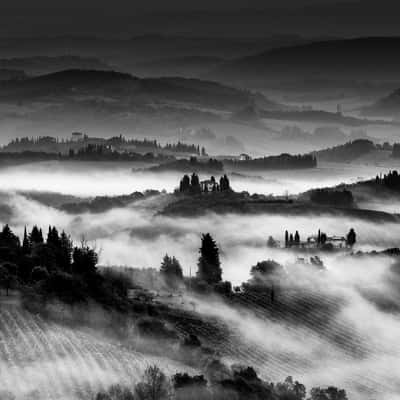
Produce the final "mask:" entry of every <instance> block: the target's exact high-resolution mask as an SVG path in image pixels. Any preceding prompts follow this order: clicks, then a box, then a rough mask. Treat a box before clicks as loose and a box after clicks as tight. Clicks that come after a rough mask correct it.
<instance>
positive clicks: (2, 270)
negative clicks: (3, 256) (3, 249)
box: [0, 265, 12, 296]
mask: <svg viewBox="0 0 400 400" xmlns="http://www.w3.org/2000/svg"><path fill="white" fill-rule="evenodd" d="M11 284H12V278H11V275H10V273H9V272H8V270H7V268H6V267H4V266H3V265H0V285H1V286H2V287H3V288H4V290H5V291H6V295H7V296H8V291H9V290H10V289H11Z"/></svg>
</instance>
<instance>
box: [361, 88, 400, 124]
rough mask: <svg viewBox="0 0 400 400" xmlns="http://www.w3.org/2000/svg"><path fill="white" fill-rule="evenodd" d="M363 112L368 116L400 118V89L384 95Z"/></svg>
mask: <svg viewBox="0 0 400 400" xmlns="http://www.w3.org/2000/svg"><path fill="white" fill-rule="evenodd" d="M362 113H363V114H364V115H368V116H379V117H390V118H395V119H398V118H399V117H400V89H396V90H394V91H393V92H392V93H390V94H389V95H387V96H385V97H382V98H381V99H379V100H378V101H376V102H375V103H374V104H372V105H371V106H369V107H365V108H363V110H362Z"/></svg>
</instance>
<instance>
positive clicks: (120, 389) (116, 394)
mask: <svg viewBox="0 0 400 400" xmlns="http://www.w3.org/2000/svg"><path fill="white" fill-rule="evenodd" d="M95 400H135V396H134V394H133V393H132V392H131V390H130V389H129V388H127V387H124V386H121V385H112V386H111V387H110V388H109V389H108V390H107V391H102V392H100V393H97V395H96V398H95Z"/></svg>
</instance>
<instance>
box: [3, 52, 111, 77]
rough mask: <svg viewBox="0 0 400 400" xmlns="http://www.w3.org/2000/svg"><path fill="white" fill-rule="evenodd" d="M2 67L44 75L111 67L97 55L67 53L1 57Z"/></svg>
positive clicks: (28, 73)
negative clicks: (63, 71)
mask: <svg viewBox="0 0 400 400" xmlns="http://www.w3.org/2000/svg"><path fill="white" fill-rule="evenodd" d="M0 69H11V70H18V71H24V72H25V73H26V74H27V75H42V74H49V73H53V72H57V71H62V70H66V69H88V70H109V69H111V68H110V66H109V65H107V64H106V63H105V62H103V61H101V60H100V59H98V58H96V57H79V56H69V55H67V56H53V57H48V56H35V57H18V58H1V59H0Z"/></svg>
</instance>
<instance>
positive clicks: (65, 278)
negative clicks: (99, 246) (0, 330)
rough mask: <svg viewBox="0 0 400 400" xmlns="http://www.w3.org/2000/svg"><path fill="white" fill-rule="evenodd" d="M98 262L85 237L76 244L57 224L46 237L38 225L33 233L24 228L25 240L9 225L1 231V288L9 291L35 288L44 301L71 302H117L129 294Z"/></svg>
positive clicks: (34, 227)
mask: <svg viewBox="0 0 400 400" xmlns="http://www.w3.org/2000/svg"><path fill="white" fill-rule="evenodd" d="M97 262H98V255H97V252H96V250H95V249H94V248H92V247H91V246H89V245H88V244H87V243H86V241H85V240H82V241H81V243H80V244H79V245H74V243H73V242H72V240H71V238H70V236H69V235H67V234H66V233H65V232H64V231H62V232H61V233H59V231H58V230H57V228H56V227H54V226H50V227H49V229H48V233H47V236H46V237H44V234H43V231H42V229H40V228H38V227H37V226H33V228H32V230H31V231H30V232H28V231H27V230H26V229H25V230H24V236H23V239H22V243H21V241H20V239H19V238H18V236H16V235H15V234H14V233H13V232H12V230H11V229H10V227H9V226H8V225H5V226H4V227H3V229H2V231H1V232H0V288H3V289H4V290H5V292H6V293H7V294H8V292H9V290H10V289H13V288H19V289H21V290H22V292H23V293H25V292H26V293H30V292H31V289H33V290H34V292H35V293H36V294H38V295H40V297H41V298H42V300H46V299H50V298H57V299H59V300H61V301H63V302H65V303H70V304H72V303H76V302H82V301H86V300H88V299H89V298H92V299H94V300H96V301H99V302H101V303H105V304H113V305H115V304H116V303H115V301H117V299H121V298H125V297H126V289H125V290H121V282H120V281H121V280H120V279H117V278H116V277H109V278H107V277H105V276H102V275H101V274H100V273H99V272H98V269H97ZM111 278H112V279H111ZM28 289H29V290H28Z"/></svg>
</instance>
